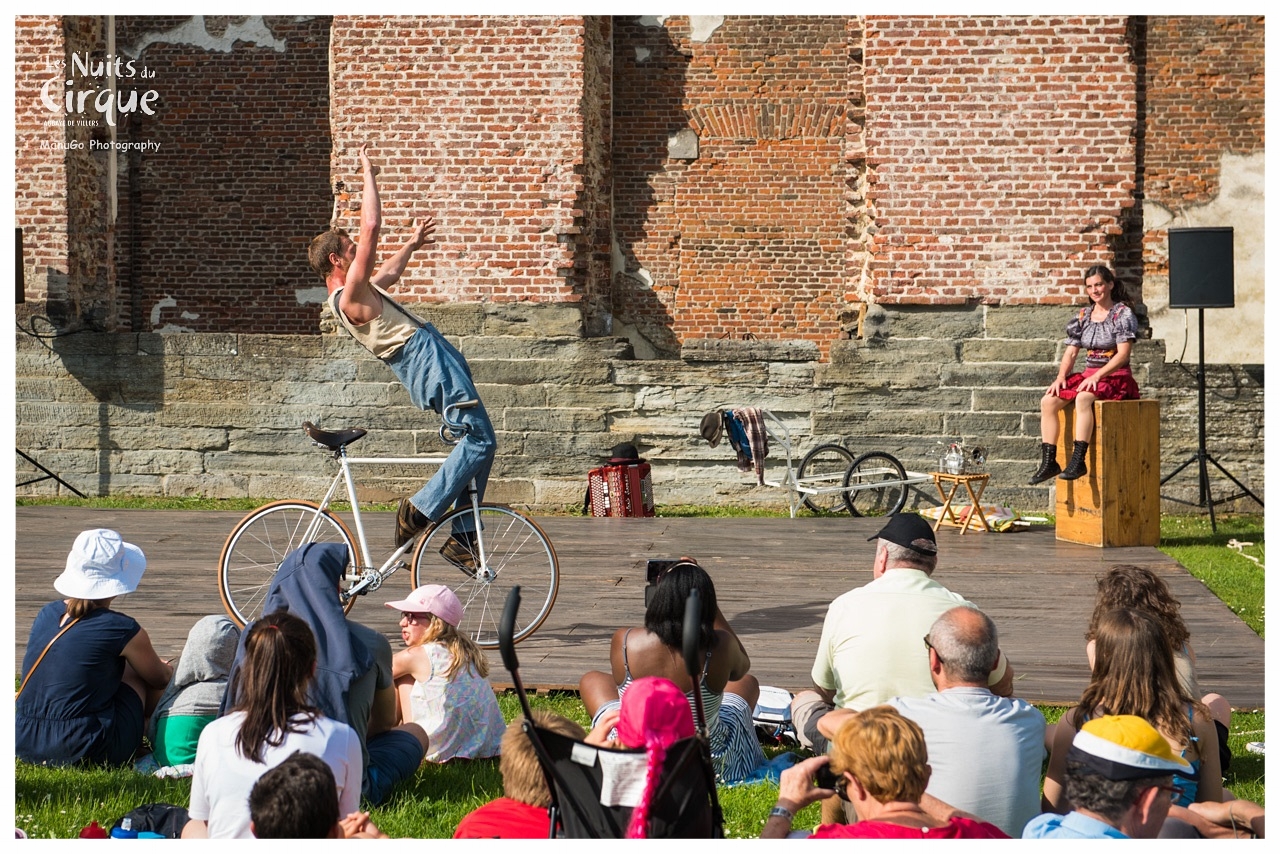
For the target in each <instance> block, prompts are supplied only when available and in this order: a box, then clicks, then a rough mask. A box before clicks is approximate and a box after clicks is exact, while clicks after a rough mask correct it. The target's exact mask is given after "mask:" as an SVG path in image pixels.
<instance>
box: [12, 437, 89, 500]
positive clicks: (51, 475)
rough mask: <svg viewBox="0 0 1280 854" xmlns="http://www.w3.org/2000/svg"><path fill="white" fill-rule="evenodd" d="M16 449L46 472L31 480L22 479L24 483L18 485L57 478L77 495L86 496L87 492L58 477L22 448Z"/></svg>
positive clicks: (24, 457) (20, 454)
mask: <svg viewBox="0 0 1280 854" xmlns="http://www.w3.org/2000/svg"><path fill="white" fill-rule="evenodd" d="M14 450H15V451H17V452H18V456H20V457H22V458H23V459H24V460H26V461H27V462H29V463H31V465H33V466H35V467H36V468H38V469H40V471H42V472H44V474H42V475H40V476H39V477H33V478H31V479H30V480H24V481H22V483H19V484H16V486H26V485H27V484H29V483H39V482H40V481H42V480H56V481H57V482H58V483H60V484H62V485H63V486H65V487H66V488H67V489H69V490H71V491H72V492H74V493H75V494H76V496H77V497H79V498H84V497H85V494H84V493H83V492H81V491H80V490H78V489H76V488H75V487H74V486H72V485H71V484H69V483H67V482H66V481H65V480H63V479H62V478H60V477H58V476H57V475H56V474H54V473H53V472H51V471H49V470H48V469H47V468H45V467H44V466H42V465H40V463H38V462H36V460H35V459H34V458H33V457H31V456H30V455H29V454H28V453H27V452H26V451H24V450H22V449H21V448H15V449H14Z"/></svg>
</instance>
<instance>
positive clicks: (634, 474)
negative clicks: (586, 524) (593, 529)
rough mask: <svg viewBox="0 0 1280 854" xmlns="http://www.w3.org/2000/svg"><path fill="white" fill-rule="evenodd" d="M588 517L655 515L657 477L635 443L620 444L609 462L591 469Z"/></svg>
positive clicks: (586, 504) (589, 475)
mask: <svg viewBox="0 0 1280 854" xmlns="http://www.w3.org/2000/svg"><path fill="white" fill-rule="evenodd" d="M582 509H583V512H584V513H586V514H587V515H588V516H652V515H653V478H652V476H651V475H650V471H649V464H648V463H647V462H645V461H644V460H643V459H641V457H640V454H639V453H638V452H637V451H636V446H635V445H617V446H615V447H614V449H613V453H612V455H611V456H610V458H609V459H608V460H606V464H605V465H603V466H600V467H598V468H593V469H591V470H590V471H589V472H587V497H586V500H585V501H584V502H583V508H582Z"/></svg>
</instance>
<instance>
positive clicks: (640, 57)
mask: <svg viewBox="0 0 1280 854" xmlns="http://www.w3.org/2000/svg"><path fill="white" fill-rule="evenodd" d="M650 53H652V51H650V50H649V48H647V47H637V48H636V62H648V61H649V54H650Z"/></svg>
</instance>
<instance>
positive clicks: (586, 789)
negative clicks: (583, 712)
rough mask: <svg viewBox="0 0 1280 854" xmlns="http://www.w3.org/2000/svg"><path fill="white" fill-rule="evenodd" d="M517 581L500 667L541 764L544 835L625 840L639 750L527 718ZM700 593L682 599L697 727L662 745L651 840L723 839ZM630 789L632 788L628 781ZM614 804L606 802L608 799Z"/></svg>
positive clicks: (640, 768)
mask: <svg viewBox="0 0 1280 854" xmlns="http://www.w3.org/2000/svg"><path fill="white" fill-rule="evenodd" d="M519 609H520V588H519V587H514V588H512V590H511V592H510V593H509V594H508V595H507V603H506V608H505V610H504V611H503V614H502V622H501V623H500V624H499V626H498V648H499V649H500V651H501V653H502V663H503V666H505V667H506V668H507V670H508V671H510V673H511V680H512V684H514V685H515V688H516V694H517V696H519V698H520V707H521V709H522V710H523V711H524V725H523V729H524V732H525V733H526V734H527V735H528V736H529V740H530V742H531V743H532V744H533V749H534V752H535V753H536V754H537V757H538V764H539V765H540V766H541V768H542V773H543V774H544V775H545V776H546V779H547V788H548V789H549V790H550V792H551V808H550V814H551V815H550V819H551V820H550V823H549V827H548V829H547V835H548V837H549V838H553V839H554V838H567V839H622V838H623V837H624V836H625V835H626V830H627V823H628V822H629V821H630V819H631V810H632V808H631V806H628V805H627V802H628V797H627V790H628V783H629V782H630V783H634V782H635V781H636V778H637V775H638V777H639V780H641V781H642V780H643V779H644V769H645V767H646V762H647V756H646V753H645V751H644V750H610V749H605V748H601V747H596V746H595V745H591V744H587V743H585V742H582V741H576V740H574V739H571V738H567V737H565V736H563V735H560V734H559V733H556V732H551V731H549V730H546V729H543V728H541V727H538V726H536V725H534V724H533V723H532V721H533V714H532V712H531V710H530V708H529V700H528V697H526V696H525V691H524V683H523V682H521V680H520V664H519V662H518V661H517V659H516V648H515V644H514V642H513V641H512V635H513V626H514V625H515V620H516V613H517V612H518V611H519ZM700 610H701V607H700V603H699V600H698V592H697V591H696V590H695V591H693V592H692V593H690V594H689V601H688V604H687V605H686V606H685V620H684V661H685V667H686V668H687V669H688V671H689V675H690V676H691V677H692V678H693V680H694V690H693V694H694V697H695V698H696V700H695V706H696V709H695V715H694V722H695V725H696V730H697V731H696V733H695V735H694V736H693V737H691V738H685V739H681V740H679V741H677V742H675V743H673V744H672V745H671V746H670V747H669V748H667V752H666V759H665V761H664V763H663V766H662V776H661V780H660V782H659V783H658V788H657V789H656V790H655V792H654V793H653V796H652V800H651V803H650V808H649V825H648V836H649V838H651V839H659V838H664V839H721V838H723V837H724V816H723V814H722V813H721V811H720V801H719V799H718V798H717V796H716V782H715V770H714V768H713V767H712V764H711V748H710V745H709V743H708V741H707V728H706V721H705V718H704V713H703V708H702V691H701V684H700V676H701V669H700V664H701V661H700V660H699V657H698V649H697V638H698V614H699V612H700ZM632 788H634V787H632ZM606 801H607V802H609V803H611V804H613V805H612V806H609V805H606V803H605V802H606Z"/></svg>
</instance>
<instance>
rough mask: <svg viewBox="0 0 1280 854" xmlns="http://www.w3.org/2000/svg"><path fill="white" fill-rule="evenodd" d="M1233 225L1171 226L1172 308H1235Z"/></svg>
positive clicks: (1170, 283)
mask: <svg viewBox="0 0 1280 854" xmlns="http://www.w3.org/2000/svg"><path fill="white" fill-rule="evenodd" d="M1232 237H1233V235H1232V229H1231V228H1230V227H1227V228H1171V229H1169V308H1232V307H1233V306H1234V305H1235V304H1236V266H1235V253H1234V252H1232V247H1231V243H1232Z"/></svg>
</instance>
